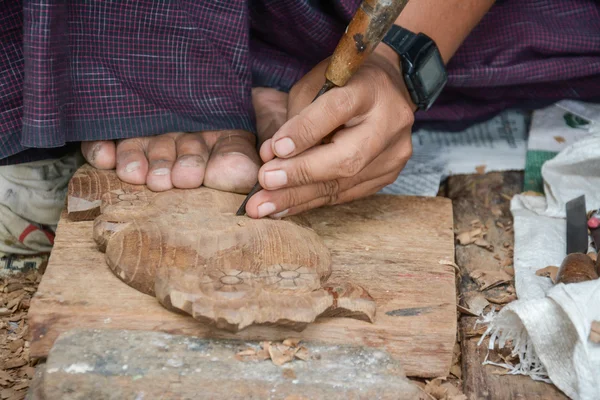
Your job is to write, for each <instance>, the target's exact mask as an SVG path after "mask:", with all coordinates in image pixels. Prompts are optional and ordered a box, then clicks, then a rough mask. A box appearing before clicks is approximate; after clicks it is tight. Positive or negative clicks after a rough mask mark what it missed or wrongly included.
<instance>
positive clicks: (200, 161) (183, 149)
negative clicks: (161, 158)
mask: <svg viewBox="0 0 600 400" xmlns="http://www.w3.org/2000/svg"><path fill="white" fill-rule="evenodd" d="M176 148H177V160H176V161H175V164H174V165H173V170H172V172H171V181H172V182H173V186H174V187H176V188H180V189H193V188H197V187H200V186H201V185H202V182H204V172H205V170H206V162H207V161H208V154H209V151H208V146H207V144H206V142H205V141H204V137H203V136H202V134H196V133H193V134H186V135H182V136H180V137H179V138H178V139H177V143H176Z"/></svg>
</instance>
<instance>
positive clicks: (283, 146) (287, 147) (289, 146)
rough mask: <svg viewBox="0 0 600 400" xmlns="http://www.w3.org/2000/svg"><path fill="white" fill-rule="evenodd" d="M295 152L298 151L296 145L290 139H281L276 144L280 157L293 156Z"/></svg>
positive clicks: (276, 150)
mask: <svg viewBox="0 0 600 400" xmlns="http://www.w3.org/2000/svg"><path fill="white" fill-rule="evenodd" d="M294 150H296V145H295V144H294V142H293V141H292V139H290V138H283V139H279V140H278V141H276V142H275V153H277V155H278V156H279V157H282V156H287V155H289V154H292V152H293V151H294Z"/></svg>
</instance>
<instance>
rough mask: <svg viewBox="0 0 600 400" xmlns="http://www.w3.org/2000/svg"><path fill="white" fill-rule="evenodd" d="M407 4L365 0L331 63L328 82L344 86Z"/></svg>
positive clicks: (328, 69) (398, 0) (383, 0)
mask: <svg viewBox="0 0 600 400" xmlns="http://www.w3.org/2000/svg"><path fill="white" fill-rule="evenodd" d="M407 3H408V0H364V1H363V2H362V3H361V5H360V7H359V9H358V11H357V12H356V14H355V15H354V18H353V19H352V21H351V22H350V24H349V25H348V28H347V29H346V33H344V35H343V36H342V39H341V40H340V42H339V44H338V46H337V47H336V49H335V51H334V53H333V56H332V57H331V60H330V62H329V66H328V68H327V71H326V72H325V78H326V79H327V80H328V81H329V82H331V83H332V84H334V85H335V86H344V85H345V84H346V82H348V80H349V79H350V78H351V77H352V75H354V73H355V72H356V70H357V69H358V68H359V67H360V66H361V64H362V63H363V62H364V61H365V59H366V58H367V57H368V56H369V55H370V54H371V53H372V52H373V50H374V49H375V47H377V45H378V44H379V42H381V40H382V39H383V37H384V36H385V34H386V33H387V31H388V30H389V29H390V27H391V26H392V24H393V23H394V21H396V19H397V18H398V16H399V15H400V12H402V10H403V9H404V7H405V6H406V4H407Z"/></svg>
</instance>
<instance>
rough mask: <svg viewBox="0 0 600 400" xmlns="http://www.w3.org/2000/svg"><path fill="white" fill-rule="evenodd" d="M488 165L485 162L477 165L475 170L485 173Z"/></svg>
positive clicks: (481, 173)
mask: <svg viewBox="0 0 600 400" xmlns="http://www.w3.org/2000/svg"><path fill="white" fill-rule="evenodd" d="M486 167H487V166H486V165H485V164H484V165H478V166H476V167H475V171H477V173H478V174H479V175H483V174H485V168H486Z"/></svg>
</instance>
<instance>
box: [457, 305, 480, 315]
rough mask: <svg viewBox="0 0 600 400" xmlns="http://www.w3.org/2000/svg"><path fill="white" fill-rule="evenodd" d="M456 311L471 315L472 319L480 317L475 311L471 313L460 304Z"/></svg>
mask: <svg viewBox="0 0 600 400" xmlns="http://www.w3.org/2000/svg"><path fill="white" fill-rule="evenodd" d="M456 309H457V310H458V311H459V312H460V313H462V314H465V315H470V316H471V317H479V315H477V314H475V313H474V312H473V311H471V310H469V309H468V308H466V307H463V306H461V305H459V304H457V305H456Z"/></svg>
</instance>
